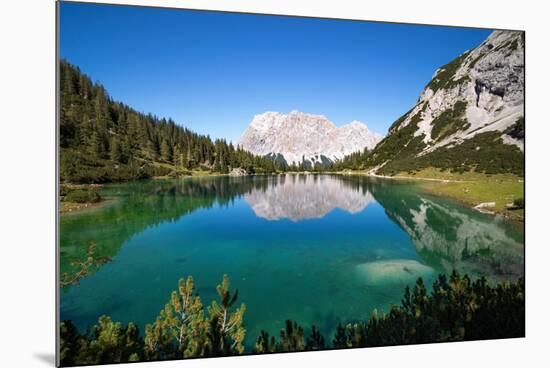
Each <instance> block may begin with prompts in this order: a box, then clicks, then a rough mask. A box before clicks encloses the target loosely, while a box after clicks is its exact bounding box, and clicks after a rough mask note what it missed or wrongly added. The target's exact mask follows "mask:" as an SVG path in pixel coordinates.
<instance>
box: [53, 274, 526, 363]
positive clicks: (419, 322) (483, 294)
mask: <svg viewBox="0 0 550 368" xmlns="http://www.w3.org/2000/svg"><path fill="white" fill-rule="evenodd" d="M228 287H229V281H228V279H227V278H226V277H225V278H224V281H223V282H222V283H221V284H220V285H218V288H217V289H218V294H219V296H220V304H219V305H217V306H216V307H211V308H209V317H208V318H206V316H205V315H204V309H203V306H202V303H201V300H200V297H199V296H198V295H196V294H195V293H194V286H193V279H192V278H188V279H187V280H183V279H182V280H180V283H179V288H178V291H174V292H173V293H172V297H171V299H170V302H169V303H168V304H166V306H165V308H164V309H163V310H162V311H161V313H160V314H159V317H157V320H156V322H155V323H154V324H152V325H148V326H147V328H146V336H145V340H143V339H142V338H141V337H140V335H139V332H138V329H137V328H136V327H135V325H134V324H132V323H129V324H128V325H127V326H122V325H121V324H120V323H115V322H113V321H111V319H110V318H109V317H106V316H102V317H100V318H99V321H98V324H97V325H95V326H93V327H92V328H91V329H90V330H89V332H88V333H86V334H84V335H81V334H80V333H79V332H78V331H77V330H76V328H75V327H74V325H73V324H72V323H71V322H70V321H64V322H62V323H61V326H60V336H61V341H60V349H61V350H60V356H61V365H63V366H71V365H76V364H81V365H82V364H104V363H118V362H128V361H138V360H162V359H176V358H185V357H200V356H225V355H235V354H242V353H244V349H243V348H242V347H241V348H239V347H238V346H239V345H240V344H241V343H242V339H243V338H244V327H243V324H242V317H243V313H244V307H242V306H241V308H238V309H232V310H231V311H229V308H231V305H233V304H234V303H235V301H236V296H237V292H235V293H231V292H230V291H229V289H228ZM216 304H217V303H216ZM213 305H214V303H213ZM224 308H227V309H224ZM224 326H225V327H224ZM523 336H525V284H524V281H523V279H519V280H517V281H516V282H503V283H500V284H497V285H491V284H489V283H488V282H487V281H486V280H485V279H484V278H480V279H477V280H471V279H470V277H468V276H467V275H462V276H461V275H459V274H457V273H456V272H453V273H452V275H451V276H450V277H447V276H444V275H440V276H439V277H438V278H437V279H436V280H435V281H434V283H433V285H432V287H431V289H428V288H427V287H426V286H425V285H424V282H423V281H422V279H421V278H420V279H418V281H417V282H416V284H415V285H414V287H413V288H412V289H410V288H409V287H406V288H405V291H404V293H403V299H402V300H401V304H400V305H396V306H391V307H390V309H389V311H388V312H387V313H383V312H382V313H378V312H377V311H376V310H375V311H374V312H373V314H372V316H371V318H370V319H369V320H368V321H357V322H354V323H348V324H346V325H341V324H339V325H338V326H337V327H336V332H335V334H334V337H333V339H332V346H333V347H334V348H354V347H372V346H388V345H405V344H421V343H433V342H447V341H468V340H481V339H501V338H512V337H523ZM241 346H242V345H241ZM325 347H326V346H325V341H324V337H323V336H322V335H321V333H320V332H319V330H318V329H317V328H316V327H315V326H312V328H311V333H310V334H309V335H308V336H307V337H304V329H303V328H302V327H301V326H299V325H298V324H297V323H296V322H292V321H290V320H287V321H286V323H285V328H284V329H282V330H281V333H280V338H279V340H277V339H276V338H275V337H273V336H270V335H269V334H268V333H267V332H265V331H262V332H261V333H260V336H258V338H257V340H256V344H255V347H254V349H253V352H254V353H273V352H291V351H304V350H320V349H324V348H325Z"/></svg>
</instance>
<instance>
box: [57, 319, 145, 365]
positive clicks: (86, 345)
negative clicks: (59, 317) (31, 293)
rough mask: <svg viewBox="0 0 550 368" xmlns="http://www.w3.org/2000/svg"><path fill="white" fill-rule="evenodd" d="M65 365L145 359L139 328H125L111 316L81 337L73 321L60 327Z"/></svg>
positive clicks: (65, 322)
mask: <svg viewBox="0 0 550 368" xmlns="http://www.w3.org/2000/svg"><path fill="white" fill-rule="evenodd" d="M60 329H61V330H60V337H61V340H60V346H61V352H60V361H61V365H62V366H74V365H89V364H108V363H125V362H137V361H140V360H143V355H142V353H143V340H142V338H141V337H140V334H139V330H138V328H137V327H136V326H135V325H134V324H133V323H131V322H130V323H129V324H128V325H127V326H122V325H121V324H120V322H113V321H111V319H110V318H109V317H107V316H101V317H99V320H98V324H96V325H94V326H93V327H92V328H91V329H90V331H89V332H88V333H87V334H85V335H81V334H80V333H78V331H77V330H76V328H75V327H74V325H73V324H72V323H71V322H69V321H64V322H62V323H61V327H60Z"/></svg>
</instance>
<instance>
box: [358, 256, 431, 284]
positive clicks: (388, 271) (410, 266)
mask: <svg viewBox="0 0 550 368" xmlns="http://www.w3.org/2000/svg"><path fill="white" fill-rule="evenodd" d="M356 270H357V272H359V273H360V274H361V275H362V276H364V278H365V281H366V282H367V283H369V284H378V283H411V282H414V281H416V279H418V278H419V277H422V278H423V279H426V277H427V276H430V275H432V274H434V270H433V269H432V268H431V267H429V266H426V265H424V264H422V263H420V262H418V261H415V260H413V259H392V260H381V261H373V262H366V263H362V264H359V265H357V266H356Z"/></svg>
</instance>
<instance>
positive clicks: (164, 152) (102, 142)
mask: <svg viewBox="0 0 550 368" xmlns="http://www.w3.org/2000/svg"><path fill="white" fill-rule="evenodd" d="M60 101H61V107H60V142H59V143H60V147H61V151H60V166H61V168H60V174H61V180H62V181H66V182H73V183H106V182H118V181H129V180H136V179H142V178H149V177H151V176H156V175H155V172H154V171H153V170H154V169H151V167H158V165H154V163H157V162H162V163H165V164H169V165H171V166H172V167H174V175H179V174H180V173H181V172H183V170H190V169H205V170H209V171H211V170H214V171H217V172H220V173H227V172H229V170H230V168H233V167H242V168H245V169H246V170H247V171H248V172H254V171H255V170H260V171H262V172H274V171H277V170H283V169H284V165H281V164H280V163H278V162H274V161H273V160H271V159H269V158H263V157H258V156H254V155H253V154H251V153H249V152H247V151H244V150H242V149H241V148H239V147H236V148H235V147H234V146H233V145H232V144H231V143H227V141H225V140H216V141H215V142H213V141H212V139H210V137H208V136H203V135H199V134H196V133H193V132H191V131H190V130H188V129H186V128H183V127H181V126H179V125H177V124H176V123H175V122H174V121H173V120H171V119H164V118H162V119H161V118H158V117H156V116H153V115H151V114H149V115H145V114H142V113H139V112H137V111H135V110H133V109H131V108H130V107H128V106H126V105H124V104H122V103H120V102H116V101H113V100H112V99H111V97H109V95H108V94H107V92H106V91H105V89H104V88H103V86H102V85H100V84H99V83H93V82H92V81H91V79H90V78H89V77H88V76H86V75H84V74H83V73H81V71H80V70H79V69H78V68H77V67H75V66H73V65H71V64H69V63H68V62H66V61H61V63H60ZM163 175H166V173H164V174H163Z"/></svg>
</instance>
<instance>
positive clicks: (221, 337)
mask: <svg viewBox="0 0 550 368" xmlns="http://www.w3.org/2000/svg"><path fill="white" fill-rule="evenodd" d="M216 291H217V293H218V296H219V299H220V300H219V304H218V302H216V301H213V302H212V304H211V305H210V306H209V307H208V315H209V316H210V325H211V326H212V327H211V331H214V333H211V344H212V349H213V351H214V352H215V353H221V354H222V355H231V354H235V353H237V354H242V353H243V352H244V345H243V341H244V337H245V332H246V331H245V329H244V326H243V316H244V312H245V310H246V306H245V304H244V303H243V304H241V306H240V307H239V308H236V309H235V310H232V309H233V308H232V307H233V305H234V304H235V303H236V302H237V297H238V295H239V291H238V290H235V292H234V293H231V292H230V291H229V277H227V275H224V276H223V281H222V283H221V284H219V285H218V286H217V287H216Z"/></svg>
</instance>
